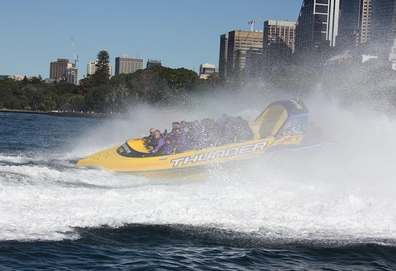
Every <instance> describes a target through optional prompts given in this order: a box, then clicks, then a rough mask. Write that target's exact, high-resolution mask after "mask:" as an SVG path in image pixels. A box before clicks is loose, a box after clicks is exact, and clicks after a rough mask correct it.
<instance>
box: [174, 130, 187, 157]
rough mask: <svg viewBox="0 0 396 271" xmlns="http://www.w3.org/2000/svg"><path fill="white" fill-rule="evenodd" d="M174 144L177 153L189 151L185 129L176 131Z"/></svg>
mask: <svg viewBox="0 0 396 271" xmlns="http://www.w3.org/2000/svg"><path fill="white" fill-rule="evenodd" d="M172 143H173V146H174V149H175V153H181V152H184V151H186V150H188V145H189V143H188V139H187V136H186V133H185V132H184V129H183V131H181V129H179V128H176V129H175V131H174V137H173V140H172Z"/></svg>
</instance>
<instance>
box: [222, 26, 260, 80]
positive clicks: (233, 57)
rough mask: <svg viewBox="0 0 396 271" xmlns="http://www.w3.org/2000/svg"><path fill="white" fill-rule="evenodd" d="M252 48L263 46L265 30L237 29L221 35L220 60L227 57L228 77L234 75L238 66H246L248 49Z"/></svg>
mask: <svg viewBox="0 0 396 271" xmlns="http://www.w3.org/2000/svg"><path fill="white" fill-rule="evenodd" d="M227 35H228V38H227ZM251 48H259V49H260V50H261V49H262V48H263V32H259V31H241V30H235V31H231V32H228V34H225V35H221V36H220V60H221V59H222V58H226V61H227V63H226V75H227V77H228V76H233V75H234V69H235V68H236V67H239V68H240V69H241V71H242V70H243V69H244V68H245V64H246V51H247V50H249V49H251Z"/></svg>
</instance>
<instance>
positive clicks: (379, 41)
mask: <svg viewBox="0 0 396 271" xmlns="http://www.w3.org/2000/svg"><path fill="white" fill-rule="evenodd" d="M395 18H396V0H374V1H373V13H372V39H371V41H372V43H373V45H374V46H373V47H374V48H375V49H376V51H377V52H378V53H379V55H380V56H381V58H383V59H385V58H388V54H389V53H390V50H391V47H392V45H393V40H394V39H396V20H395Z"/></svg>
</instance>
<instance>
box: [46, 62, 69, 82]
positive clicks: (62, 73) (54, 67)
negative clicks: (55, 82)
mask: <svg viewBox="0 0 396 271" xmlns="http://www.w3.org/2000/svg"><path fill="white" fill-rule="evenodd" d="M71 67H74V63H70V62H69V59H64V58H58V59H57V61H56V62H51V63H50V78H54V79H61V80H65V79H66V68H71Z"/></svg>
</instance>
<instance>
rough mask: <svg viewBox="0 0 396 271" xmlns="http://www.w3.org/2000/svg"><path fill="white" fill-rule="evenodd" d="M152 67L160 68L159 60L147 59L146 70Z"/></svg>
mask: <svg viewBox="0 0 396 271" xmlns="http://www.w3.org/2000/svg"><path fill="white" fill-rule="evenodd" d="M153 66H161V60H159V59H148V60H147V64H146V68H150V67H153Z"/></svg>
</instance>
